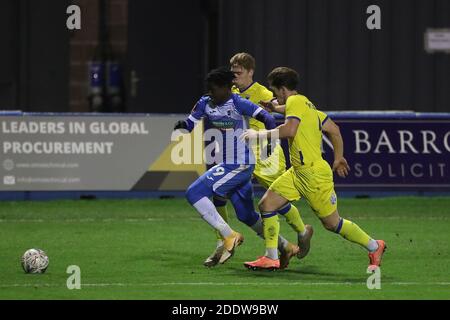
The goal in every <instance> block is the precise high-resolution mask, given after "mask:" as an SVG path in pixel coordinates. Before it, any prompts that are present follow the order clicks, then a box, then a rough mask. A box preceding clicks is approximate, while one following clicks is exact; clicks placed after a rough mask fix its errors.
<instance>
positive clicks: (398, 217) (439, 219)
mask: <svg viewBox="0 0 450 320" xmlns="http://www.w3.org/2000/svg"><path fill="white" fill-rule="evenodd" d="M349 218H351V219H354V220H385V221H386V220H417V219H419V220H434V221H447V220H450V213H449V216H448V217H427V216H422V217H408V216H391V217H377V216H371V217H367V216H365V217H358V216H349ZM174 220H177V221H180V220H189V221H199V220H202V219H201V218H200V217H198V218H197V217H185V218H179V217H167V218H103V219H94V218H81V219H0V223H43V222H61V223H71V222H77V223H86V222H129V223H135V222H164V221H174Z"/></svg>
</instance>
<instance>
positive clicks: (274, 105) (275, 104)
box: [259, 100, 286, 114]
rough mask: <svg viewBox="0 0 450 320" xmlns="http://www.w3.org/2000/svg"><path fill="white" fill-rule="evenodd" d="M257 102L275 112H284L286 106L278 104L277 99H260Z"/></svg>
mask: <svg viewBox="0 0 450 320" xmlns="http://www.w3.org/2000/svg"><path fill="white" fill-rule="evenodd" d="M259 104H260V105H262V106H263V108H264V109H266V110H267V111H269V112H277V113H281V114H286V106H285V105H279V104H278V101H276V100H271V101H260V102H259Z"/></svg>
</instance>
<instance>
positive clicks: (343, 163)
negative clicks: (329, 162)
mask: <svg viewBox="0 0 450 320" xmlns="http://www.w3.org/2000/svg"><path fill="white" fill-rule="evenodd" d="M333 171H334V172H337V174H338V176H339V177H341V178H345V177H346V176H348V172H349V171H350V166H349V165H348V163H347V160H345V158H340V159H336V160H335V161H334V162H333Z"/></svg>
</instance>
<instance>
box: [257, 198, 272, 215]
mask: <svg viewBox="0 0 450 320" xmlns="http://www.w3.org/2000/svg"><path fill="white" fill-rule="evenodd" d="M269 208H270V206H269V204H268V203H267V201H265V200H264V199H261V200H260V201H259V203H258V209H259V212H268V211H270V209H269Z"/></svg>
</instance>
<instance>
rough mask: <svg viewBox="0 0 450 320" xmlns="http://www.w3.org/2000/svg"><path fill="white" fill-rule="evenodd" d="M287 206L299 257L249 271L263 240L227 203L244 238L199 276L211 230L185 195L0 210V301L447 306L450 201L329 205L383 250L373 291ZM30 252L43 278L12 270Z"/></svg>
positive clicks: (343, 246)
mask: <svg viewBox="0 0 450 320" xmlns="http://www.w3.org/2000/svg"><path fill="white" fill-rule="evenodd" d="M297 205H298V206H299V208H300V210H301V213H302V217H303V219H304V221H305V222H306V223H310V224H312V225H313V226H314V228H315V234H314V237H313V240H312V248H311V252H310V254H309V255H308V256H307V257H306V258H305V259H304V260H301V261H300V260H297V259H296V258H295V259H293V260H292V261H291V264H290V266H289V268H288V269H287V270H285V271H277V272H254V271H250V270H247V269H245V268H244V267H243V265H242V264H243V262H244V261H248V260H253V259H254V258H256V257H257V256H258V255H261V254H262V253H263V250H264V247H263V242H262V240H260V239H259V238H257V237H256V235H255V234H254V233H253V231H251V230H250V229H249V228H248V227H246V226H245V225H243V224H241V223H240V222H239V221H238V220H237V219H236V218H235V215H234V211H233V209H232V208H231V207H229V213H230V215H231V217H232V220H231V222H230V223H231V225H232V227H234V228H235V229H236V230H238V231H240V232H242V233H243V234H244V236H245V242H244V244H243V245H242V246H241V247H239V248H238V249H237V251H236V254H235V256H234V257H233V258H232V259H231V260H230V261H229V262H227V263H226V264H224V265H220V266H218V267H216V268H211V269H207V268H205V267H203V265H202V262H203V260H204V258H205V257H206V256H207V255H209V253H210V252H211V251H212V250H213V248H214V246H215V238H214V234H213V232H212V230H211V229H210V228H209V226H207V224H206V223H205V222H204V221H203V220H201V219H200V218H199V215H198V214H197V213H196V212H195V211H194V210H193V209H192V208H191V207H190V206H189V205H188V203H187V202H186V201H185V200H184V199H170V200H159V199H155V200H88V201H86V200H85V201H50V202H0V271H1V272H0V299H449V298H450V270H449V265H450V250H449V244H450V198H418V197H404V198H384V199H340V202H339V210H340V213H341V215H342V216H344V217H346V218H349V219H351V220H353V221H354V222H356V223H357V224H359V225H360V226H361V227H362V228H363V229H364V230H366V231H367V232H368V233H369V234H371V235H373V236H374V237H375V238H378V239H380V238H381V239H384V240H385V241H386V242H387V246H388V249H387V251H386V254H385V256H384V260H383V265H382V268H381V289H380V290H376V289H374V290H369V289H368V288H367V286H366V281H367V278H368V277H369V274H367V273H366V268H367V262H368V258H367V253H366V251H365V250H363V249H362V248H360V247H359V246H357V245H355V244H351V243H349V242H347V241H345V240H344V239H342V238H341V237H340V236H338V235H335V234H333V233H330V232H328V231H326V230H325V229H323V228H322V227H321V225H320V222H319V220H318V219H317V218H316V217H315V216H314V215H313V213H312V212H311V210H310V209H309V208H308V207H307V206H306V205H305V203H304V202H302V201H301V202H299V203H297ZM280 222H281V232H282V234H283V235H285V236H286V237H287V238H288V239H290V240H294V239H295V234H294V232H293V231H292V230H291V229H290V228H289V226H288V225H287V224H286V222H285V221H283V219H282V218H280ZM35 247H37V248H41V249H44V250H45V251H46V252H47V254H48V255H49V257H50V265H49V268H48V270H47V272H46V273H45V274H42V275H30V274H25V273H24V272H23V271H22V269H21V266H20V257H21V255H22V254H23V253H24V252H25V250H26V249H29V248H35ZM69 265H78V266H79V267H80V268H81V289H80V290H69V289H67V286H66V281H67V278H68V277H69V274H67V273H66V269H67V267H68V266H69Z"/></svg>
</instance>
